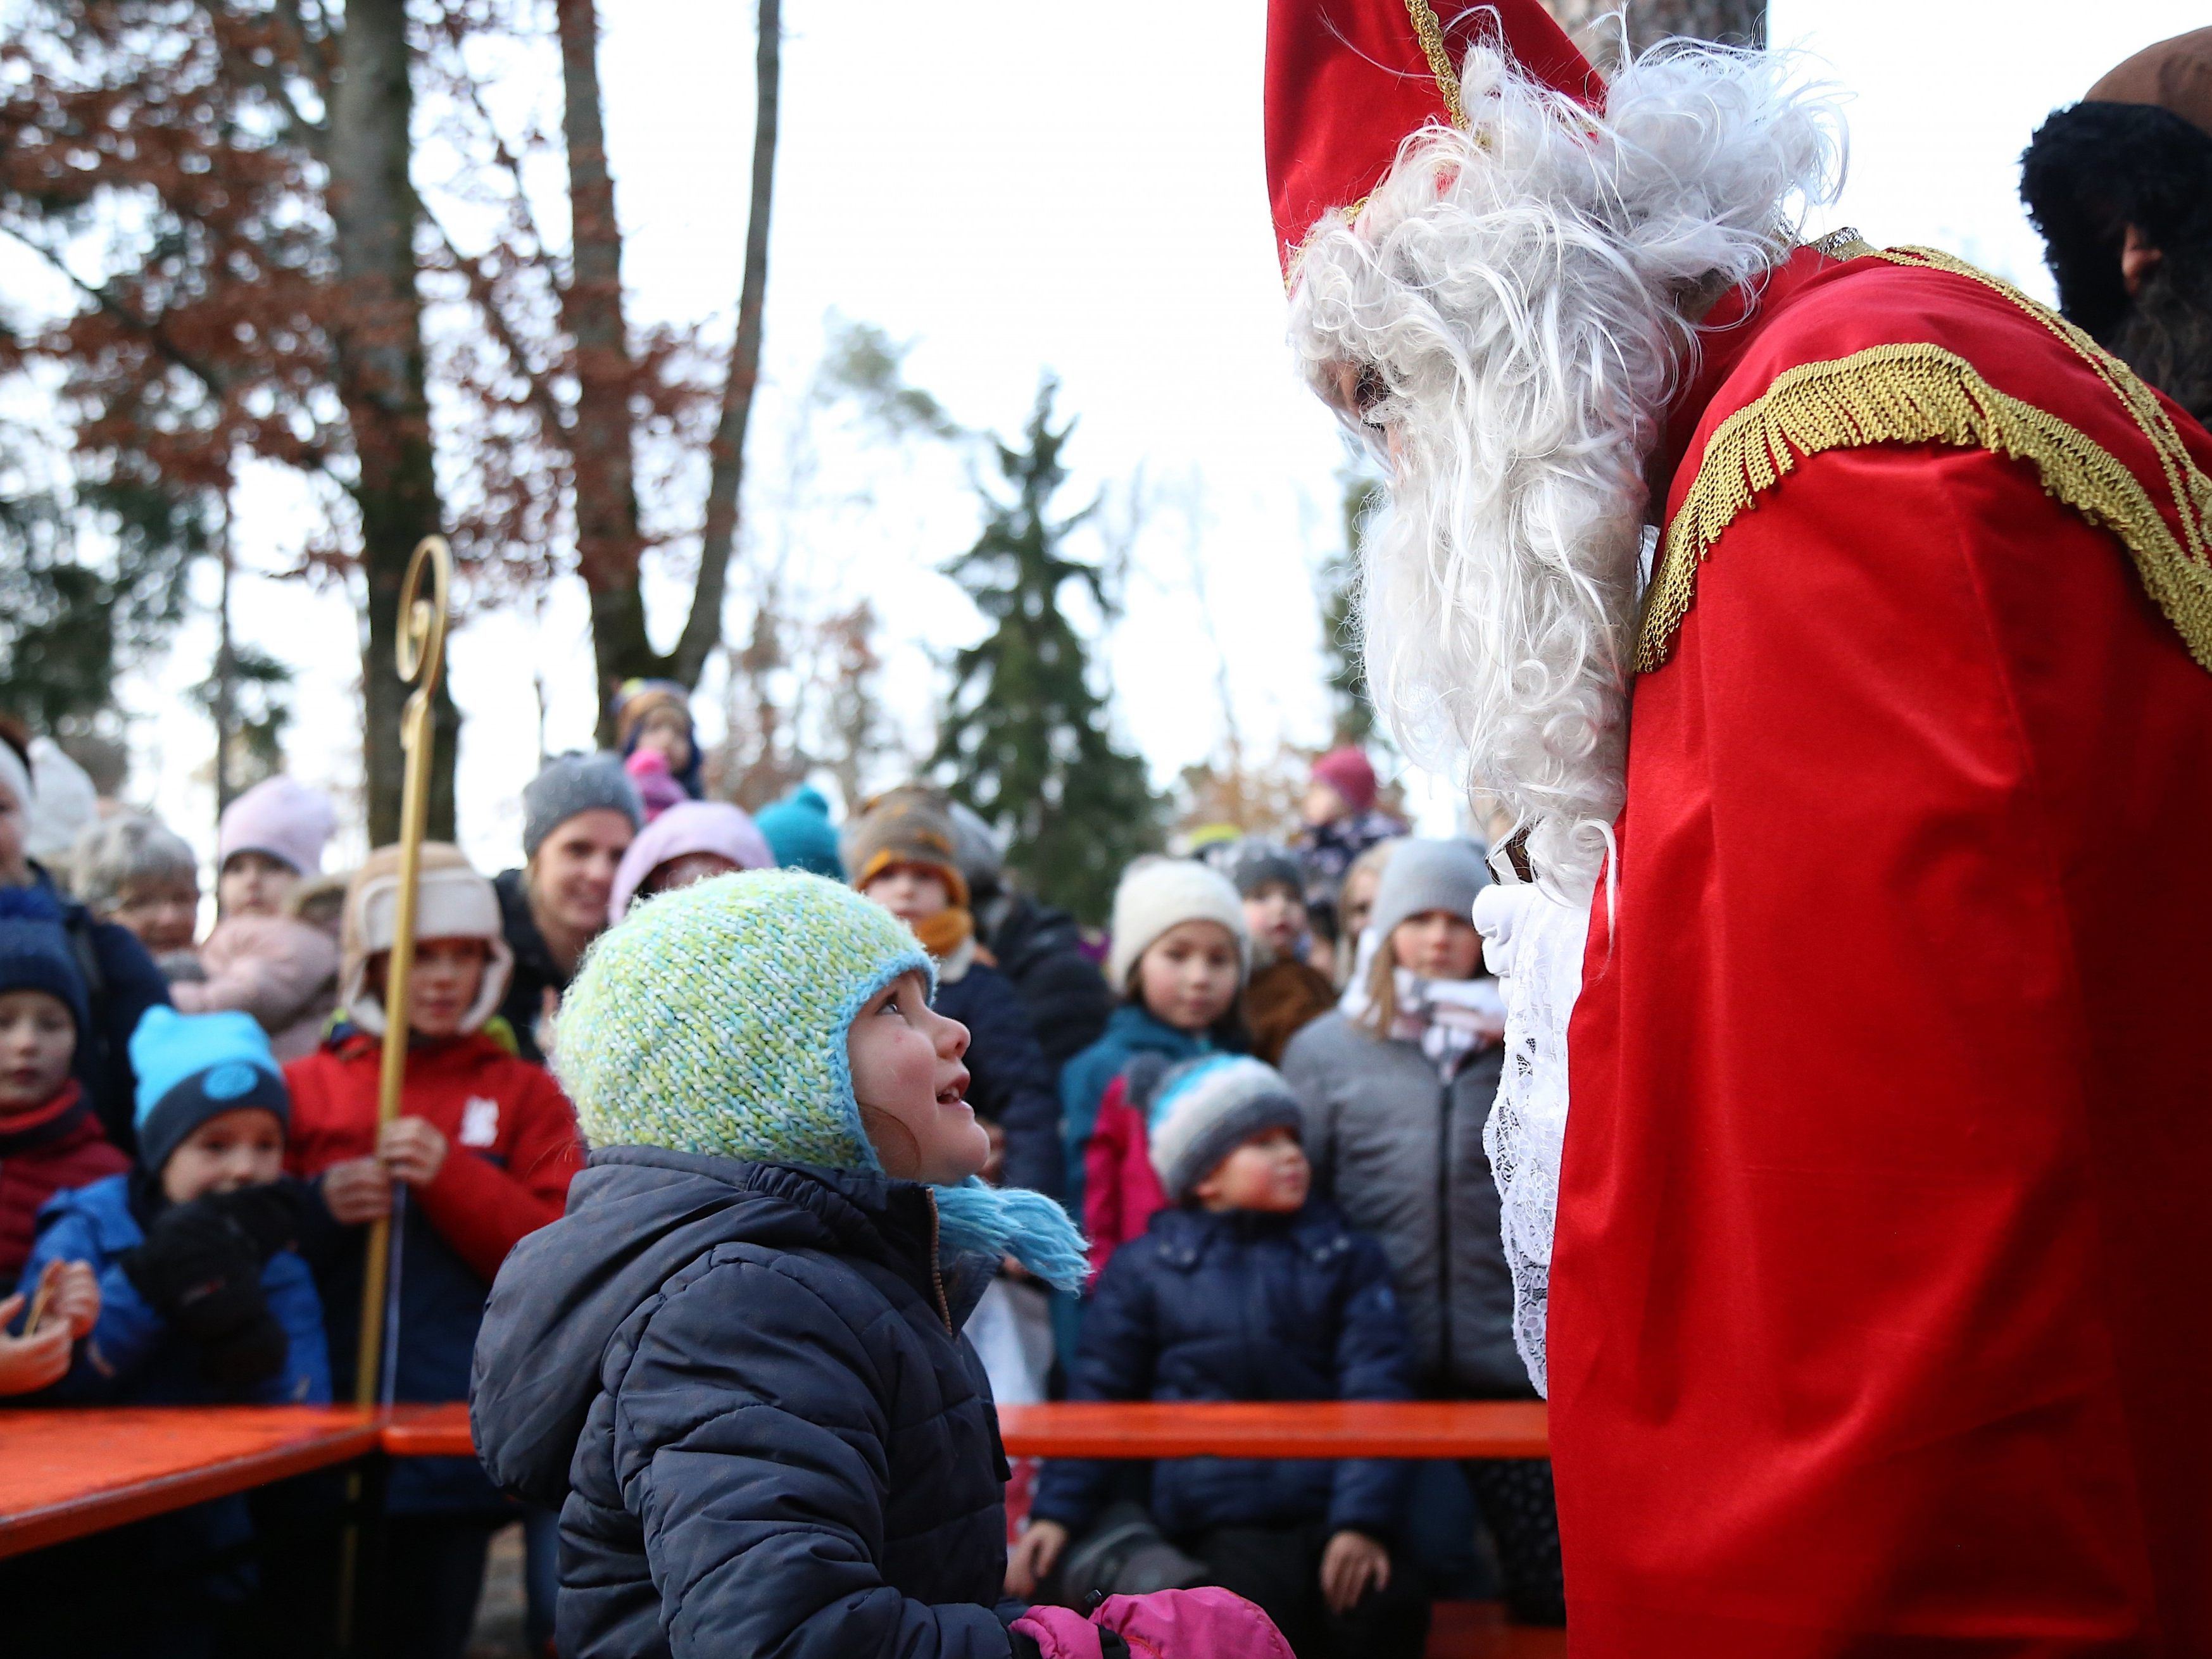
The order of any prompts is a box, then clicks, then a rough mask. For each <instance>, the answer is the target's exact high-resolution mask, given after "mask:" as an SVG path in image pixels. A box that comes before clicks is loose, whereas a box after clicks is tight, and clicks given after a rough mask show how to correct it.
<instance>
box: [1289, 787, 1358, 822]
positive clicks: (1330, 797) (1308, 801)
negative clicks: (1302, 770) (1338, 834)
mask: <svg viewBox="0 0 2212 1659" xmlns="http://www.w3.org/2000/svg"><path fill="white" fill-rule="evenodd" d="M1351 811H1352V803H1351V802H1350V801H1348V800H1346V799H1345V798H1344V797H1343V796H1342V795H1340V794H1339V793H1337V792H1336V786H1335V785H1334V784H1333V783H1323V782H1322V781H1321V780H1320V779H1319V778H1316V779H1315V780H1314V781H1312V782H1311V783H1310V784H1308V785H1307V786H1306V798H1305V800H1304V803H1303V804H1302V805H1300V806H1299V808H1298V816H1299V817H1302V818H1304V820H1305V821H1306V822H1307V823H1310V824H1314V825H1316V826H1317V825H1320V824H1324V823H1335V822H1336V821H1337V820H1338V819H1339V818H1340V817H1345V816H1346V815H1347V814H1348V813H1350V812H1351Z"/></svg>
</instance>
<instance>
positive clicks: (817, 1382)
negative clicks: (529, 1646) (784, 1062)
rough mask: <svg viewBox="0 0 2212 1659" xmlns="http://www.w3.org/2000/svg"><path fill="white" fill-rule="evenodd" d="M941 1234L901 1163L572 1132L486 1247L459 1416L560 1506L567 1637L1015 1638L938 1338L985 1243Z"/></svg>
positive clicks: (906, 1657) (624, 1648)
mask: <svg viewBox="0 0 2212 1659" xmlns="http://www.w3.org/2000/svg"><path fill="white" fill-rule="evenodd" d="M935 1244H936V1212H935V1206H934V1204H933V1199H932V1196H931V1194H930V1192H929V1189H928V1188H926V1187H920V1186H916V1185H915V1183H913V1182H903V1181H890V1180H886V1179H884V1178H883V1177H881V1176H865V1175H850V1174H841V1173H838V1172H836V1171H832V1170H819V1169H812V1168H808V1167H805V1166H800V1165H781V1164H741V1163H738V1162H735V1161H732V1160H731V1159H728V1158H703V1157H695V1156H690V1155H688V1154H685V1153H682V1152H661V1151H658V1150H655V1149H653V1148H650V1147H643V1146H608V1147H601V1148H599V1149H598V1150H596V1151H595V1152H593V1153H592V1162H591V1166H590V1167H589V1168H588V1169H586V1170H585V1171H584V1173H583V1174H581V1175H580V1176H577V1177H576V1181H575V1184H574V1187H573V1188H570V1190H569V1194H568V1214H567V1215H566V1216H565V1217H563V1218H562V1219H561V1220H559V1221H556V1222H555V1223H554V1224H553V1225H551V1226H550V1227H545V1228H542V1229H540V1230H539V1231H537V1232H535V1233H532V1235H531V1236H530V1237H528V1238H526V1239H525V1240H524V1241H523V1242H522V1243H521V1244H520V1245H518V1246H517V1247H516V1249H515V1250H514V1253H513V1255H510V1256H508V1257H507V1262H506V1265H505V1266H503V1267H501V1269H500V1274H499V1279H498V1281H497V1282H496V1283H495V1285H493V1287H492V1293H491V1303H490V1306H489V1308H488V1309H487V1310H486V1311H485V1315H484V1322H483V1336H482V1338H481V1339H480V1340H479V1341H478V1343H477V1355H476V1377H475V1389H474V1401H473V1404H472V1407H471V1423H472V1425H473V1427H474V1429H475V1432H476V1443H477V1448H478V1449H479V1451H480V1453H481V1455H482V1456H483V1462H484V1467H485V1468H487V1469H488V1470H489V1471H490V1473H491V1475H492V1478H493V1480H495V1481H496V1482H497V1483H499V1484H500V1485H501V1486H505V1487H507V1489H509V1490H511V1491H514V1492H520V1493H522V1494H524V1495H526V1497H528V1498H530V1499H531V1500H532V1502H534V1503H538V1504H560V1505H561V1597H560V1601H559V1606H558V1611H557V1614H556V1625H557V1635H558V1639H559V1644H560V1649H561V1651H562V1653H563V1654H566V1655H568V1656H569V1659H655V1656H670V1655H673V1656H678V1659H681V1656H685V1655H700V1656H721V1655H726V1654H727V1655H734V1654H755V1653H757V1654H769V1653H773V1654H775V1655H777V1656H780V1659H892V1656H894V1655H896V1656H897V1659H1008V1656H1009V1655H1010V1654H1011V1653H1012V1651H1013V1644H1012V1638H1009V1637H1008V1635H1007V1633H1006V1629H1005V1627H1004V1626H1002V1625H1001V1624H1000V1620H999V1618H998V1617H997V1616H996V1615H995V1614H994V1611H993V1607H994V1603H996V1602H997V1601H999V1599H1000V1590H1001V1586H1002V1583H1003V1580H1004V1577H1005V1574H1006V1510H1005V1508H1004V1505H1003V1503H1002V1498H1001V1492H1002V1486H1003V1482H1004V1481H1005V1480H1006V1458H1005V1455H1004V1453H1003V1452H1002V1451H1001V1449H1000V1443H999V1429H998V1419H997V1416H996V1414H995V1413H994V1412H993V1410H992V1408H991V1394H990V1387H989V1385H988V1384H987V1383H986V1382H985V1381H984V1379H983V1369H982V1366H981V1364H980V1363H978V1361H977V1360H976V1358H975V1351H974V1350H973V1349H971V1348H970V1347H969V1346H968V1345H967V1344H966V1343H965V1342H963V1340H961V1339H960V1337H959V1336H958V1334H957V1330H958V1327H959V1324H960V1322H962V1321H963V1319H964V1318H965V1317H966V1316H967V1314H968V1313H969V1310H971V1309H972V1308H973V1307H974V1305H975V1298H976V1297H978V1296H980V1295H981V1291H982V1287H983V1285H985V1284H986V1283H987V1282H988V1280H989V1278H990V1273H991V1268H992V1266H993V1264H992V1263H991V1262H990V1261H988V1260H987V1258H984V1257H980V1256H978V1257H963V1258H962V1260H961V1261H959V1262H958V1263H957V1264H954V1268H948V1269H945V1270H942V1271H940V1270H939V1268H938V1267H937V1265H936V1263H935V1262H934V1261H933V1259H932V1258H933V1250H934V1247H935ZM955 1269H957V1271H956V1270H955ZM564 1499H565V1501H564Z"/></svg>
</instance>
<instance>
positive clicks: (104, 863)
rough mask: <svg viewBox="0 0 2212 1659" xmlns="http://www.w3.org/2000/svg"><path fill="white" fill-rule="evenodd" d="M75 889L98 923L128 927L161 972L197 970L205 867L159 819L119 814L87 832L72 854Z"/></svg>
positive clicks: (71, 882)
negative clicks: (201, 876)
mask: <svg viewBox="0 0 2212 1659" xmlns="http://www.w3.org/2000/svg"><path fill="white" fill-rule="evenodd" d="M69 886H70V892H72V893H74V894H75V895H76V896H77V898H78V899H79V901H81V902H82V903H83V905H84V907H85V908H87V909H88V910H89V911H91V912H92V914H93V915H94V916H96V917H98V918H99V919H100V921H112V922H113V923H115V924H116V925H117V926H118V927H125V928H128V929H129V930H130V932H131V935H132V937H134V938H135V939H137V941H138V942H139V943H140V944H141V945H144V946H145V947H146V949H147V951H148V953H149V954H150V955H151V956H152V957H153V958H154V960H155V962H156V963H159V964H160V965H161V971H162V972H163V973H165V974H167V975H170V976H171V977H172V978H174V977H175V976H176V975H178V974H179V972H183V973H186V974H189V973H191V972H193V971H195V970H196V969H197V961H198V958H197V954H196V953H195V952H194V951H193V949H192V945H193V942H194V941H195V940H196V939H198V937H199V926H200V861H199V859H198V858H197V855H195V854H194V853H193V852H192V849H191V846H190V845H189V844H188V843H187V842H185V838H184V837H183V836H179V835H178V834H177V833H176V832H175V831H174V830H173V829H169V828H168V826H167V825H166V824H164V823H162V822H161V820H160V819H159V818H155V817H149V815H147V814H145V813H143V812H120V813H118V814H117V815H116V816H115V817H112V818H102V819H100V820H99V821H98V822H97V823H94V824H92V825H90V826H89V827H88V828H87V829H85V830H84V831H83V832H82V834H81V835H79V836H77V838H76V846H75V847H74V848H71V849H70V861H69Z"/></svg>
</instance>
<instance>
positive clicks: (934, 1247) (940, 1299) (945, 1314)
mask: <svg viewBox="0 0 2212 1659" xmlns="http://www.w3.org/2000/svg"><path fill="white" fill-rule="evenodd" d="M928 1198H929V1288H930V1290H931V1291H933V1293H934V1294H935V1295H936V1297H937V1316H938V1317H939V1319H941V1320H943V1321H944V1322H945V1334H946V1335H947V1336H957V1335H959V1334H960V1333H959V1332H957V1331H956V1330H954V1329H953V1328H952V1304H951V1303H950V1302H948V1301H946V1300H945V1272H944V1270H943V1269H942V1268H941V1267H939V1266H938V1265H937V1251H938V1243H937V1194H935V1193H930V1194H928Z"/></svg>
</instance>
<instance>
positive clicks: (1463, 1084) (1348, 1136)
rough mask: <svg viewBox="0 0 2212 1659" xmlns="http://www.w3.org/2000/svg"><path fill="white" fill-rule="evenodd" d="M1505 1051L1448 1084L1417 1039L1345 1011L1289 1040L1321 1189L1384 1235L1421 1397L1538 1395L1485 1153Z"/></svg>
mask: <svg viewBox="0 0 2212 1659" xmlns="http://www.w3.org/2000/svg"><path fill="white" fill-rule="evenodd" d="M1503 1064H1504V1051H1503V1050H1501V1049H1498V1048H1491V1049H1488V1050H1486V1052H1484V1053H1482V1054H1478V1055H1476V1056H1475V1058H1474V1059H1473V1060H1470V1061H1468V1064H1467V1065H1466V1066H1464V1067H1463V1068H1462V1070H1461V1072H1460V1073H1459V1075H1458V1076H1457V1077H1456V1078H1455V1079H1453V1080H1452V1083H1451V1085H1450V1086H1449V1088H1447V1087H1446V1086H1445V1085H1444V1083H1443V1079H1442V1078H1441V1077H1440V1076H1439V1075H1438V1074H1437V1067H1436V1063H1435V1062H1434V1061H1433V1060H1431V1059H1430V1058H1429V1057H1428V1056H1427V1055H1426V1054H1423V1053H1422V1052H1421V1050H1420V1047H1419V1044H1417V1043H1413V1042H1399V1041H1396V1040H1394V1039H1385V1038H1380V1037H1376V1036H1370V1035H1369V1034H1368V1033H1367V1032H1366V1031H1364V1030H1362V1029H1360V1028H1359V1027H1358V1026H1357V1025H1354V1024H1352V1022H1351V1021H1350V1020H1348V1019H1346V1018H1345V1017H1344V1015H1343V1014H1342V1013H1340V1012H1339V1013H1331V1014H1326V1015H1324V1016H1322V1018H1320V1019H1317V1020H1316V1021H1315V1022H1314V1023H1313V1024H1310V1025H1309V1026H1307V1027H1306V1028H1305V1029H1304V1030H1302V1031H1300V1032H1299V1033H1298V1034H1297V1036H1294V1037H1292V1038H1291V1043H1290V1047H1289V1048H1285V1050H1284V1051H1283V1064H1282V1072H1283V1075H1284V1076H1285V1078H1287V1079H1290V1084H1291V1088H1292V1089H1293V1090H1294V1091H1297V1097H1298V1099H1299V1101H1300V1103H1302V1104H1304V1107H1305V1109H1306V1155H1307V1156H1308V1157H1309V1158H1311V1159H1312V1160H1313V1166H1314V1181H1315V1190H1316V1192H1319V1193H1322V1194H1326V1195H1328V1197H1330V1198H1331V1199H1333V1200H1334V1202H1335V1204H1336V1206H1337V1208H1338V1209H1339V1210H1340V1211H1341V1212H1343V1214H1344V1218H1345V1220H1346V1223H1347V1224H1348V1225H1351V1226H1352V1227H1354V1228H1357V1229H1358V1230H1359V1231H1362V1232H1368V1233H1372V1234H1374V1235H1375V1236H1376V1237H1377V1238H1379V1239H1380V1240H1382V1242H1383V1251H1384V1253H1385V1254H1387V1255H1389V1258H1390V1267H1391V1270H1392V1273H1393V1274H1394V1276H1395V1279H1396V1282H1397V1288H1398V1299H1399V1301H1400V1303H1401V1304H1402V1305H1403V1307H1404V1309H1405V1313H1406V1322H1407V1326H1408V1327H1409V1328H1411V1329H1412V1332H1413V1365H1414V1377H1415V1382H1416V1385H1417V1386H1418V1387H1419V1389H1420V1390H1421V1391H1422V1392H1423V1393H1424V1394H1425V1395H1478V1396H1482V1397H1486V1398H1492V1399H1497V1398H1507V1397H1518V1396H1526V1395H1529V1394H1530V1393H1531V1392H1532V1390H1531V1389H1530V1388H1529V1386H1528V1372H1527V1370H1525V1369H1524V1368H1523V1367H1522V1364H1521V1359H1520V1356H1519V1355H1518V1354H1516V1352H1514V1349H1513V1280H1512V1276H1511V1274H1510V1273H1509V1272H1508V1270H1507V1268H1506V1266H1505V1250H1504V1244H1503V1243H1501V1242H1500V1239H1499V1237H1498V1184H1497V1182H1495V1181H1494V1180H1493V1179H1492V1176H1491V1171H1490V1159H1489V1158H1488V1157H1487V1156H1486V1154H1485V1153H1484V1152H1483V1150H1482V1128H1483V1124H1484V1123H1485V1122H1486V1121H1487V1120H1488V1118H1489V1116H1490V1107H1491V1103H1492V1100H1494V1099H1495V1098H1496V1097H1497V1094H1498V1075H1499V1073H1500V1070H1501V1068H1502V1066H1503Z"/></svg>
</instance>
